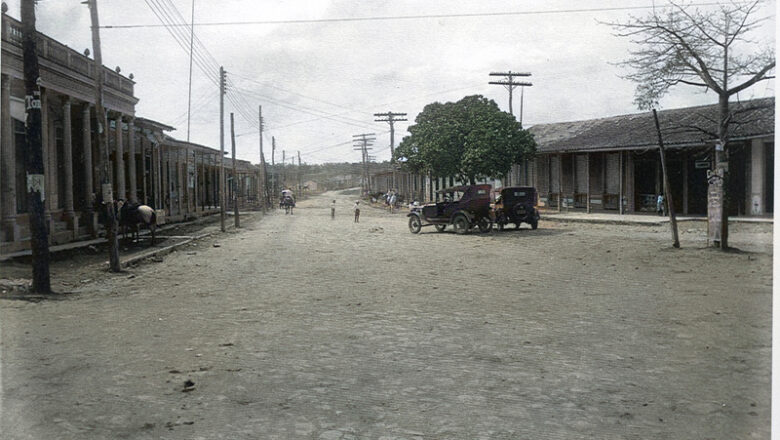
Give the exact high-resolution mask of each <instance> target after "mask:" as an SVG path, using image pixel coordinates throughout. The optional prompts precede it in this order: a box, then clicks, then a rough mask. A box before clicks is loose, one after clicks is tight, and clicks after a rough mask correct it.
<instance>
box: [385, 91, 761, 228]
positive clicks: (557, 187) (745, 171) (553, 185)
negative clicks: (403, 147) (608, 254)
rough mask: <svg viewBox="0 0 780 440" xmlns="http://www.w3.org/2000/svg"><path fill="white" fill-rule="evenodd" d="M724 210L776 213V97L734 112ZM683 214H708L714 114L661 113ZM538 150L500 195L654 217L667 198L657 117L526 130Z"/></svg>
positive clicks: (441, 181)
mask: <svg viewBox="0 0 780 440" xmlns="http://www.w3.org/2000/svg"><path fill="white" fill-rule="evenodd" d="M731 112H732V119H731V123H730V133H731V136H730V143H729V145H728V146H727V148H726V150H727V152H728V162H729V180H728V194H729V198H728V199H727V200H726V209H727V210H728V213H729V215H742V216H768V215H771V214H772V213H773V212H774V206H773V199H774V135H775V100H774V98H762V99H753V100H748V101H743V102H734V103H732V105H731ZM658 116H659V120H660V125H661V132H662V136H663V141H664V146H665V147H666V149H667V171H668V174H669V185H670V189H671V192H672V200H673V202H674V205H675V209H676V212H678V213H681V214H683V215H706V213H707V187H708V182H707V171H708V170H712V169H714V149H715V139H716V138H717V137H716V133H717V122H716V121H718V109H717V105H709V106H699V107H688V108H680V109H671V110H664V111H660V112H659V113H658ZM529 130H530V131H531V132H532V133H533V135H534V139H535V140H536V143H537V153H536V155H535V156H534V157H533V158H530V159H528V160H525V161H523V163H520V164H515V165H513V166H512V169H511V171H510V173H509V175H508V176H506V177H505V178H504V179H501V180H489V181H487V183H492V184H493V185H494V186H496V187H497V186H513V185H517V186H534V187H536V188H537V191H538V194H539V205H540V206H542V207H546V208H548V209H554V210H555V209H557V210H561V209H566V210H581V211H584V212H594V211H598V212H615V213H641V212H646V211H653V212H654V211H655V209H656V198H657V196H658V195H659V194H662V193H663V190H664V189H663V179H662V174H661V163H660V156H659V153H658V135H657V131H656V128H655V122H654V119H653V115H652V113H639V114H629V115H622V116H614V117H608V118H600V119H591V120H585V121H575V122H561V123H554V124H540V125H535V126H532V127H530V128H529ZM457 183H458V182H456V181H454V180H453V179H450V178H446V179H445V178H438V179H437V178H431V177H429V176H420V175H415V174H412V173H407V172H403V171H399V172H397V173H396V185H395V186H396V188H397V189H398V191H399V192H400V193H401V194H402V195H403V197H404V199H406V200H420V201H429V200H432V199H433V198H434V193H435V191H436V190H438V189H440V188H444V187H447V186H452V185H453V184H457ZM391 187H392V173H391V172H389V171H388V172H382V173H377V174H375V175H373V176H372V180H371V188H372V191H376V192H384V191H387V190H388V189H390V188H391Z"/></svg>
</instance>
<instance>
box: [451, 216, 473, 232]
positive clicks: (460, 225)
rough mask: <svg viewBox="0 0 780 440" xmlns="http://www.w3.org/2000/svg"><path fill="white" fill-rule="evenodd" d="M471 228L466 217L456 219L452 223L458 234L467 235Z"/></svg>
mask: <svg viewBox="0 0 780 440" xmlns="http://www.w3.org/2000/svg"><path fill="white" fill-rule="evenodd" d="M469 226H470V225H469V219H467V218H466V216H465V215H459V216H457V217H455V220H453V222H452V227H453V228H455V233H457V234H465V233H466V232H467V231H468V230H469Z"/></svg>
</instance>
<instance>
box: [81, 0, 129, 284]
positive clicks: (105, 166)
mask: <svg viewBox="0 0 780 440" xmlns="http://www.w3.org/2000/svg"><path fill="white" fill-rule="evenodd" d="M88 1H89V11H90V19H91V22H92V52H93V53H94V54H95V58H94V60H95V62H94V64H93V66H94V68H93V70H94V72H95V117H96V118H97V124H98V127H97V135H98V136H97V141H98V151H99V155H100V160H99V164H100V165H99V166H98V168H99V169H100V194H101V199H102V201H103V204H104V206H105V210H106V219H107V220H106V221H107V225H106V238H107V239H108V255H109V260H108V261H109V267H110V269H111V271H112V272H119V271H121V270H122V268H121V267H120V266H119V241H118V239H117V229H118V228H117V222H116V216H115V215H114V194H113V190H112V187H111V178H110V176H111V171H110V170H109V166H110V164H109V160H108V118H107V117H106V111H105V108H104V107H103V83H104V82H105V80H104V77H105V69H104V68H103V55H102V52H101V49H100V23H99V21H98V10H97V0H88ZM120 130H121V127H120Z"/></svg>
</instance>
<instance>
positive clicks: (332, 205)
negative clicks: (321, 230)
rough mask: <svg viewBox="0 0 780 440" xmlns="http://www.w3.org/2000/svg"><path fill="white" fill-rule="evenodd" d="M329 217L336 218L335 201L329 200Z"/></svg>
mask: <svg viewBox="0 0 780 440" xmlns="http://www.w3.org/2000/svg"><path fill="white" fill-rule="evenodd" d="M330 218H331V219H334V218H336V201H335V200H334V201H332V202H330Z"/></svg>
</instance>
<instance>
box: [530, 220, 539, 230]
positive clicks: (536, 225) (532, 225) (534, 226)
mask: <svg viewBox="0 0 780 440" xmlns="http://www.w3.org/2000/svg"><path fill="white" fill-rule="evenodd" d="M537 227H539V221H538V220H531V229H536V228H537Z"/></svg>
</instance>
